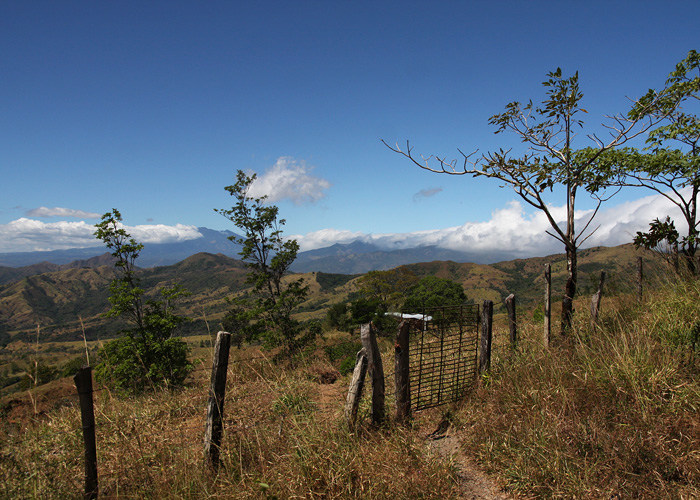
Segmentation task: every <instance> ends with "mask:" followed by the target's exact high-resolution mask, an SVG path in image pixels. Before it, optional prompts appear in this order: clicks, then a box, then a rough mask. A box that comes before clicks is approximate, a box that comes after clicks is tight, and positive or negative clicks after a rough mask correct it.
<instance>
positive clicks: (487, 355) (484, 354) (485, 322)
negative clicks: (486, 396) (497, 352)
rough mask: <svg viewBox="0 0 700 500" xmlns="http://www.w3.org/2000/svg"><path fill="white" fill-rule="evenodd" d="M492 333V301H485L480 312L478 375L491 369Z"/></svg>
mask: <svg viewBox="0 0 700 500" xmlns="http://www.w3.org/2000/svg"><path fill="white" fill-rule="evenodd" d="M492 333H493V301H491V300H485V301H484V307H483V308H482V310H481V349H480V352H479V354H480V356H479V375H483V374H484V373H486V372H488V371H489V370H490V369H491V340H492Z"/></svg>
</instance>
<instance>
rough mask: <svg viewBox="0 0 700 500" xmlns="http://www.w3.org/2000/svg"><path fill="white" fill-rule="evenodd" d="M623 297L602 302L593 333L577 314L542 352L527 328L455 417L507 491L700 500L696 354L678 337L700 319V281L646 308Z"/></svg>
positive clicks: (699, 366) (671, 290) (699, 364)
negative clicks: (516, 345) (516, 347)
mask: <svg viewBox="0 0 700 500" xmlns="http://www.w3.org/2000/svg"><path fill="white" fill-rule="evenodd" d="M630 302H633V300H632V299H629V298H627V299H626V300H625V298H620V299H618V300H610V299H608V300H607V302H605V301H604V308H606V309H605V310H606V311H607V312H606V313H605V315H604V317H603V322H602V326H601V327H599V328H597V329H595V330H592V329H591V328H590V326H589V325H588V319H587V318H586V317H585V315H580V316H579V320H578V322H577V324H576V326H575V329H574V331H573V332H572V334H571V335H570V336H569V337H568V338H567V339H557V342H555V345H554V346H553V347H552V348H551V349H550V350H549V351H546V350H544V349H543V348H541V347H540V345H541V341H540V339H541V327H540V326H539V325H538V326H536V327H535V326H533V325H529V326H528V327H527V328H525V329H524V331H523V337H524V341H523V343H522V348H521V350H520V351H519V352H518V353H516V354H510V353H509V352H508V351H507V350H500V351H497V353H498V354H499V359H497V360H496V362H495V369H494V371H493V376H492V377H490V378H489V379H487V380H485V383H484V384H483V385H482V386H481V387H480V388H479V389H478V390H477V391H475V392H474V393H473V394H472V395H471V397H470V398H469V400H468V402H467V403H466V404H465V406H464V407H463V409H462V411H461V412H460V418H461V419H462V420H463V421H464V423H465V427H466V428H467V429H468V431H467V432H465V434H464V438H465V439H464V441H465V444H466V446H467V447H470V448H472V449H473V450H475V452H476V454H477V456H478V458H479V461H480V462H481V463H482V464H483V465H485V466H486V467H488V468H489V469H490V470H491V471H493V472H495V473H497V474H499V475H501V476H502V477H503V478H504V479H505V480H506V481H507V482H508V483H509V485H510V488H511V489H512V490H514V491H517V492H519V493H522V494H525V495H527V496H532V497H535V498H591V499H594V498H595V499H601V498H606V499H607V498H617V497H615V495H620V497H619V498H635V499H636V498H648V499H659V498H664V499H689V498H700V419H699V418H698V410H700V381H699V379H698V375H700V359H698V353H697V351H695V350H694V349H693V347H692V346H691V345H689V344H688V343H687V342H683V341H682V339H687V335H685V333H687V331H688V330H689V329H690V330H692V328H693V327H694V325H695V324H696V323H697V322H698V321H700V284H698V283H694V284H676V285H667V286H666V288H665V289H664V290H663V291H661V292H659V293H658V294H656V295H655V296H654V297H653V298H652V299H651V300H650V301H649V303H647V304H645V305H644V306H643V307H639V306H637V305H636V304H635V305H626V304H629V303H630ZM586 306H587V304H586V303H582V304H580V305H579V309H581V310H586V309H585V307H586ZM684 332H685V333H684ZM679 339H680V340H679Z"/></svg>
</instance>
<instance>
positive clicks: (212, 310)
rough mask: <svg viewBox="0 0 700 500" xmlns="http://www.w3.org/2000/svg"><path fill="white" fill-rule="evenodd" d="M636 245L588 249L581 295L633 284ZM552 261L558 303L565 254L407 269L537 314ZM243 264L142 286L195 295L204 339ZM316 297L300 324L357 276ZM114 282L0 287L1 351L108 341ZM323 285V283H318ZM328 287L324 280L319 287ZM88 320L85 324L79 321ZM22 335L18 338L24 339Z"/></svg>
mask: <svg viewBox="0 0 700 500" xmlns="http://www.w3.org/2000/svg"><path fill="white" fill-rule="evenodd" d="M638 255H642V254H641V253H640V252H637V251H635V250H634V248H633V247H632V246H631V245H622V246H619V247H613V248H602V247H601V248H593V249H589V250H584V251H582V252H581V254H580V257H579V293H580V294H582V295H588V294H591V293H593V290H594V288H595V287H596V286H597V282H598V278H599V275H600V271H601V270H605V271H606V272H607V278H606V290H608V291H614V292H622V291H628V290H631V289H632V288H633V287H634V286H635V284H634V283H635V279H636V257H637V256H638ZM643 255H644V258H645V262H646V268H647V275H649V274H652V273H653V272H655V271H654V269H657V268H658V262H657V260H656V259H655V258H654V257H655V256H654V255H653V254H651V253H649V252H646V253H644V254H643ZM546 262H550V263H551V264H552V281H553V285H552V287H553V300H554V301H555V302H556V301H558V300H560V298H561V293H562V291H563V288H564V282H565V277H566V264H565V259H564V255H552V256H549V257H539V258H531V259H518V260H514V261H508V262H501V263H497V264H491V265H480V264H470V263H455V262H450V261H436V262H427V263H422V264H410V265H407V266H405V267H406V268H408V269H410V270H411V271H412V272H413V273H415V274H416V275H417V276H419V277H423V276H429V275H433V276H439V277H442V278H447V279H451V280H454V281H457V282H459V283H461V284H462V285H463V287H464V290H465V293H466V295H467V297H468V298H469V299H471V300H474V301H476V302H481V301H483V300H485V299H489V300H493V301H494V302H495V304H496V311H500V310H501V309H502V307H503V306H502V304H503V299H505V297H506V296H508V295H509V294H510V293H515V294H516V296H517V298H518V303H519V306H520V307H521V309H525V310H528V311H529V310H532V309H534V308H535V307H537V306H538V304H540V303H541V302H542V293H543V289H544V285H543V283H544V281H543V269H544V264H545V263H546ZM245 272H246V271H245V266H244V265H243V264H242V263H241V262H240V261H238V260H236V259H232V258H230V257H226V256H224V255H221V254H219V255H212V254H204V253H202V254H196V255H193V256H191V257H189V258H188V259H185V260H184V261H182V262H180V263H178V264H175V265H172V266H163V267H155V268H150V269H144V270H142V271H141V277H142V285H143V287H144V288H145V289H146V290H149V291H151V293H154V292H155V290H157V288H158V287H160V286H164V285H169V284H173V283H176V282H177V283H180V284H181V285H182V286H184V287H185V288H186V289H188V290H189V291H190V292H191V296H190V297H188V298H186V299H184V300H183V301H182V303H181V307H182V312H183V313H184V314H186V315H188V316H190V317H192V318H194V319H195V321H193V322H191V323H188V324H187V325H185V326H184V328H183V330H182V333H183V334H185V335H189V334H197V333H199V334H201V333H203V332H205V331H207V330H208V329H214V330H215V329H217V328H218V321H219V320H220V319H221V318H222V317H223V315H224V313H225V312H226V310H227V309H228V304H227V302H226V298H227V297H231V296H232V295H234V294H236V293H239V292H240V291H242V290H243V289H245V287H246V285H245ZM303 276H305V277H306V280H307V283H308V284H309V285H310V287H311V288H310V295H309V298H308V300H307V301H306V303H305V304H303V306H302V308H301V310H300V313H299V315H298V317H299V318H300V319H309V318H318V319H320V318H322V317H323V316H324V314H325V310H326V308H327V307H328V306H329V305H330V304H333V303H336V302H341V301H343V300H346V299H347V297H348V295H349V293H351V292H352V291H353V290H354V287H353V283H354V281H353V279H354V278H356V277H357V276H358V275H337V274H327V273H315V272H313V273H306V274H305V275H303ZM113 277H114V270H113V269H112V268H111V267H109V266H102V267H97V268H76V269H67V270H61V271H53V272H49V273H44V274H37V275H33V276H28V277H25V278H22V279H20V280H19V281H15V282H13V283H9V284H5V285H0V346H1V345H5V344H7V343H8V342H10V341H11V339H12V338H15V337H17V338H22V337H26V336H27V335H28V334H31V333H32V332H34V331H35V330H36V327H37V325H40V327H41V329H42V332H43V336H44V337H45V338H47V339H51V340H78V339H80V338H82V329H83V328H84V329H85V332H86V334H87V337H88V338H89V339H96V338H98V337H99V338H108V337H110V336H112V335H114V333H115V332H116V331H118V330H119V329H120V328H123V327H124V325H123V324H122V323H119V322H118V321H115V320H113V319H112V320H110V321H105V319H104V318H103V317H102V314H103V313H104V312H106V311H107V310H108V309H109V302H108V300H107V299H108V296H109V292H108V286H109V283H110V281H111V280H112V279H113ZM319 280H320V281H319ZM321 282H322V283H321ZM79 318H82V320H83V321H82V325H81V322H80V319H79ZM18 336H19V337H18Z"/></svg>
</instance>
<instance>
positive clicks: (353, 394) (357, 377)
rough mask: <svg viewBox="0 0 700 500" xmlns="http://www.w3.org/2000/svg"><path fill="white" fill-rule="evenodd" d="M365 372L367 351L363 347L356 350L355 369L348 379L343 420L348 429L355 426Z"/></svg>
mask: <svg viewBox="0 0 700 500" xmlns="http://www.w3.org/2000/svg"><path fill="white" fill-rule="evenodd" d="M366 374H367V353H366V351H365V348H364V347H363V348H362V349H360V350H359V351H358V352H357V356H356V357H355V369H354V370H353V372H352V380H350V388H349V389H348V397H347V399H346V400H345V411H344V414H345V421H346V422H347V423H348V427H350V430H353V429H354V428H355V421H356V420H357V409H358V408H359V406H360V398H362V389H363V388H364V386H365V375H366Z"/></svg>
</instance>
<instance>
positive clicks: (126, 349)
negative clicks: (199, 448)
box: [95, 209, 192, 392]
mask: <svg viewBox="0 0 700 500" xmlns="http://www.w3.org/2000/svg"><path fill="white" fill-rule="evenodd" d="M121 220H122V218H121V214H120V213H119V211H118V210H117V209H113V210H112V212H108V213H106V214H105V215H104V216H103V217H102V222H100V223H99V224H97V225H96V226H95V227H96V228H97V230H96V231H95V236H96V237H97V238H98V239H100V240H102V241H103V242H104V243H105V245H106V246H107V248H109V249H110V250H112V255H113V256H114V257H115V258H116V263H115V267H116V268H117V269H118V270H119V271H120V274H119V276H118V277H117V278H115V279H114V280H113V281H112V283H111V285H110V292H111V295H110V299H109V300H110V302H111V304H112V309H111V310H110V311H109V312H108V313H107V315H108V316H125V317H126V318H127V319H128V320H129V322H130V323H131V325H132V328H129V329H126V330H124V331H122V332H121V333H122V337H121V338H119V339H117V340H114V341H112V342H110V343H108V344H106V345H105V347H104V348H103V349H101V350H100V353H99V358H100V363H99V365H98V366H97V367H96V369H95V376H96V378H97V380H99V381H101V382H104V383H107V384H108V385H111V386H113V387H115V388H116V389H118V390H121V391H123V392H139V391H142V390H144V389H146V388H149V387H157V386H168V387H174V386H179V385H182V384H183V383H184V381H185V378H186V377H187V375H188V374H189V372H190V371H191V369H192V366H191V364H190V363H189V361H188V360H187V354H188V351H189V348H188V347H187V344H186V343H185V342H184V341H182V340H181V339H180V338H177V337H173V332H174V331H175V329H176V328H177V327H178V326H179V325H180V324H182V323H183V322H185V321H187V318H185V317H183V316H178V315H176V314H174V312H173V304H174V303H175V302H177V300H178V299H179V298H180V297H182V296H185V295H187V292H186V291H185V290H184V289H183V288H182V287H180V286H179V285H177V284H175V285H173V286H170V287H161V288H160V289H159V293H160V297H161V298H159V299H147V300H144V293H145V291H144V289H143V288H141V286H140V280H139V278H138V276H137V268H136V259H137V258H138V256H139V253H140V252H141V250H142V249H143V245H142V244H140V243H137V242H136V240H134V239H133V238H132V237H131V235H129V233H127V232H126V230H125V229H124V228H123V227H122V225H121Z"/></svg>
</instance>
